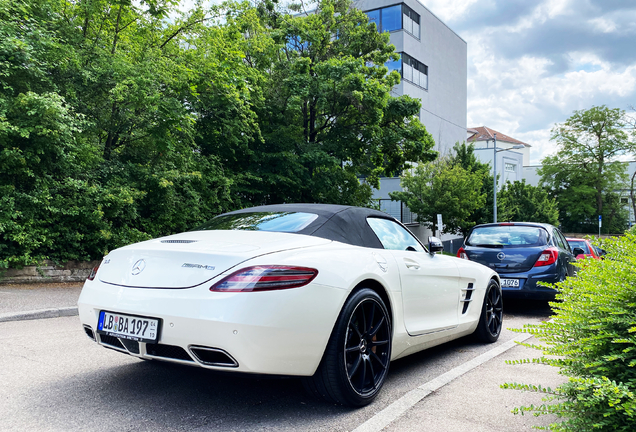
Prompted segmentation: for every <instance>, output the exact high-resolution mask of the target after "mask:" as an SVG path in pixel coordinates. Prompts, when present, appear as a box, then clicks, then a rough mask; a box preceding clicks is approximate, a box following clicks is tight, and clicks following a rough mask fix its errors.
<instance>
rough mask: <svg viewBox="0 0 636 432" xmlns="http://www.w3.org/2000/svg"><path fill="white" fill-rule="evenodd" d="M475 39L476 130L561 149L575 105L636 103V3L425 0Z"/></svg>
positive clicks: (472, 96) (536, 156) (471, 99)
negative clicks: (558, 140) (558, 138)
mask: <svg viewBox="0 0 636 432" xmlns="http://www.w3.org/2000/svg"><path fill="white" fill-rule="evenodd" d="M420 2H421V3H423V4H424V5H425V6H426V7H427V8H428V9H429V10H430V11H431V12H433V13H434V14H435V15H436V16H437V17H439V18H440V19H441V20H442V21H443V22H444V23H446V24H447V25H448V26H449V27H450V28H451V29H452V30H453V31H455V32H456V33H457V34H459V35H460V36H461V37H462V38H463V39H464V40H465V41H466V42H467V44H468V125H467V126H468V127H476V126H487V127H489V128H492V129H495V130H497V131H499V132H501V133H504V134H506V135H509V136H511V137H513V138H516V139H518V140H520V141H523V142H525V143H527V144H530V145H531V146H532V148H531V150H530V163H531V164H539V163H540V161H541V159H543V158H544V157H545V156H548V155H550V154H553V153H554V151H555V144H554V143H553V142H551V141H550V135H551V134H550V130H551V129H552V128H553V127H554V125H555V124H557V123H563V122H564V121H565V120H567V118H568V117H569V116H571V115H572V113H573V112H574V111H575V110H584V109H588V108H591V107H592V106H600V105H606V106H608V107H610V108H620V109H623V110H625V111H627V112H628V113H629V112H631V113H632V114H636V113H634V111H633V110H632V109H631V107H636V0H420Z"/></svg>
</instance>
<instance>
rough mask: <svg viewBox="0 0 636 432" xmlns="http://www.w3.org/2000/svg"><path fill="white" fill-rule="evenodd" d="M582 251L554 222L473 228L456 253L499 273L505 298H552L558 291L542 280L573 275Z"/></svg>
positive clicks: (504, 224)
mask: <svg viewBox="0 0 636 432" xmlns="http://www.w3.org/2000/svg"><path fill="white" fill-rule="evenodd" d="M581 253H583V251H582V250H580V249H579V248H574V250H572V249H571V248H570V245H569V244H568V242H567V240H566V239H565V236H564V235H563V234H562V233H561V231H559V230H558V229H557V228H556V227H554V226H552V225H549V224H542V223H533V222H505V223H493V224H483V225H477V226H475V227H473V229H471V230H470V232H469V233H468V237H466V240H465V241H464V245H463V246H462V247H461V248H460V249H459V251H458V252H457V256H458V257H459V258H464V259H468V260H470V261H475V262H478V263H480V264H483V265H485V266H488V267H490V268H491V269H493V270H495V271H496V272H497V273H499V277H500V278H501V289H502V292H503V295H504V297H507V298H529V299H536V300H553V299H554V296H555V294H556V291H555V290H553V289H551V288H547V287H544V286H541V283H542V282H543V283H555V282H560V281H562V280H564V279H565V278H566V277H568V276H573V275H574V274H575V273H576V268H575V266H574V263H575V262H576V256H577V255H579V254H581Z"/></svg>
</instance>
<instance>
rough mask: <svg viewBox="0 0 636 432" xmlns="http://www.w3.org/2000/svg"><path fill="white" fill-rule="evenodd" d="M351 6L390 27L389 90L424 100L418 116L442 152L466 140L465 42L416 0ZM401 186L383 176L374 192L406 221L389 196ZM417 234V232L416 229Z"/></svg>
mask: <svg viewBox="0 0 636 432" xmlns="http://www.w3.org/2000/svg"><path fill="white" fill-rule="evenodd" d="M354 4H355V6H356V7H358V8H359V9H361V10H363V11H365V12H366V13H367V15H368V16H369V19H370V20H373V21H375V22H376V24H377V26H378V29H379V31H382V32H389V34H390V37H391V43H392V44H393V45H395V48H396V51H397V52H398V53H399V54H400V60H399V61H397V62H392V63H390V64H389V65H388V66H389V68H391V69H395V70H397V71H399V72H400V74H401V75H402V81H401V83H400V84H399V85H397V86H396V87H395V88H394V89H393V91H392V93H393V94H394V95H395V96H399V95H403V94H407V95H409V96H411V97H414V98H417V99H419V100H421V102H422V108H421V109H420V121H421V122H422V123H423V124H424V125H425V126H426V129H427V130H428V132H429V133H430V134H431V135H432V136H433V139H434V140H435V150H437V151H438V152H440V154H446V153H448V152H450V150H451V149H452V148H453V146H454V145H455V143H457V142H463V141H465V140H466V110H467V45H466V41H464V40H463V39H462V38H461V37H459V35H458V34H457V33H455V32H454V31H453V30H451V29H450V28H449V27H448V26H447V25H446V24H444V23H443V22H442V21H441V20H440V19H439V18H437V17H436V16H435V15H434V14H433V13H432V12H431V11H429V10H428V9H427V8H426V7H425V6H424V5H423V4H422V3H420V2H419V1H417V0H404V1H402V2H395V1H391V0H359V1H356V2H354ZM397 190H401V188H400V179H399V178H397V177H395V178H384V179H382V181H381V187H380V190H378V191H375V194H374V198H376V199H380V206H381V208H382V210H384V211H386V212H387V213H389V214H391V215H392V216H394V217H396V218H398V219H399V220H401V221H403V222H405V223H410V222H413V220H412V216H411V214H410V212H409V211H408V208H406V207H405V206H404V205H402V204H401V203H399V202H394V201H391V200H390V198H389V192H393V191H397ZM418 234H420V233H418Z"/></svg>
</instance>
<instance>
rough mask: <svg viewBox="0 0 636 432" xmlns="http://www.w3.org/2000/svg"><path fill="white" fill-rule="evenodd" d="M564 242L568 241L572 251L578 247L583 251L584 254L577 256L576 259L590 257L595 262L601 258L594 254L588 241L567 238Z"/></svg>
mask: <svg viewBox="0 0 636 432" xmlns="http://www.w3.org/2000/svg"><path fill="white" fill-rule="evenodd" d="M566 240H567V241H568V243H569V244H570V247H571V248H572V249H574V248H575V247H578V248H581V249H583V251H584V252H585V254H583V255H577V256H576V259H584V258H587V257H592V258H594V259H597V260H600V259H601V257H600V256H599V255H598V253H597V252H596V248H594V246H592V244H591V243H590V241H589V240H587V239H582V238H567V239H566Z"/></svg>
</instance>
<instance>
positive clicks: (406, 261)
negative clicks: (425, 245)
mask: <svg viewBox="0 0 636 432" xmlns="http://www.w3.org/2000/svg"><path fill="white" fill-rule="evenodd" d="M404 264H406V268H409V269H413V270H417V269H419V268H420V263H418V262H417V261H415V260H412V259H410V258H404Z"/></svg>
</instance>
